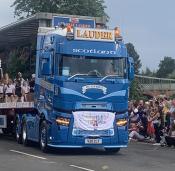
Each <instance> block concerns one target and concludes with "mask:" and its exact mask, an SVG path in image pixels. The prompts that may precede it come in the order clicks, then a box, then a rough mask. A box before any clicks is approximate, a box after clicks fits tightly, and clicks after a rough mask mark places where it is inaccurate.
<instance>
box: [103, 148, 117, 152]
mask: <svg viewBox="0 0 175 171" xmlns="http://www.w3.org/2000/svg"><path fill="white" fill-rule="evenodd" d="M105 151H106V152H107V153H118V152H119V151H120V148H105Z"/></svg>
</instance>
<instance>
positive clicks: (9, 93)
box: [4, 80, 15, 102]
mask: <svg viewBox="0 0 175 171" xmlns="http://www.w3.org/2000/svg"><path fill="white" fill-rule="evenodd" d="M4 91H5V102H14V95H15V86H14V84H13V82H12V81H11V80H9V83H8V84H6V85H5V86H4Z"/></svg>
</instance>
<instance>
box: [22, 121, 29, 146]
mask: <svg viewBox="0 0 175 171" xmlns="http://www.w3.org/2000/svg"><path fill="white" fill-rule="evenodd" d="M22 143H23V145H24V146H28V145H29V140H28V139H27V124H26V123H25V122H23V124H22Z"/></svg>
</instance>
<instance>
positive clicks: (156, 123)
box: [151, 107, 161, 145]
mask: <svg viewBox="0 0 175 171" xmlns="http://www.w3.org/2000/svg"><path fill="white" fill-rule="evenodd" d="M151 121H153V124H154V130H155V140H156V143H155V144H154V145H160V140H161V137H160V113H159V109H158V107H155V113H154V116H153V118H152V119H151Z"/></svg>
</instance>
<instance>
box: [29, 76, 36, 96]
mask: <svg viewBox="0 0 175 171" xmlns="http://www.w3.org/2000/svg"><path fill="white" fill-rule="evenodd" d="M29 86H30V93H34V88H35V74H32V78H31V80H30V81H29Z"/></svg>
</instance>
